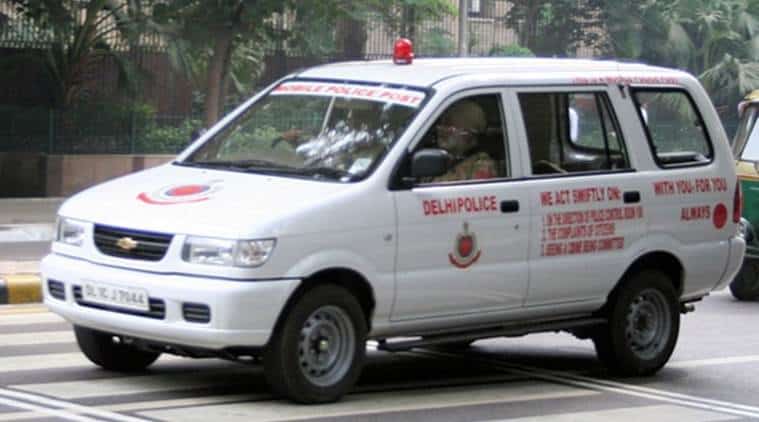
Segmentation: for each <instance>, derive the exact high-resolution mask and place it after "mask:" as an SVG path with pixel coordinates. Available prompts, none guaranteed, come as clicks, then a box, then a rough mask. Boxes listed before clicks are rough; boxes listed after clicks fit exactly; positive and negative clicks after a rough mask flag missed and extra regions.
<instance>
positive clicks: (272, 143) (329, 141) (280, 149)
mask: <svg viewBox="0 0 759 422" xmlns="http://www.w3.org/2000/svg"><path fill="white" fill-rule="evenodd" d="M424 97H425V94H424V92H422V91H417V90H410V89H393V88H387V87H381V86H368V85H356V84H340V83H327V82H304V81H300V82H295V81H291V82H285V83H283V84H281V85H279V86H277V87H276V88H275V89H274V90H272V92H270V93H269V95H267V96H266V97H264V98H262V99H261V100H259V101H257V102H256V103H255V104H253V105H252V106H251V107H250V108H249V109H248V110H247V111H245V112H244V113H243V114H242V115H240V117H238V118H237V119H235V120H234V121H232V122H231V123H230V124H229V125H227V127H226V128H224V129H223V130H222V131H220V132H219V133H217V134H216V135H214V136H213V137H212V138H210V139H209V140H208V141H207V142H206V143H204V144H203V145H202V146H201V147H200V148H199V149H197V150H196V151H195V152H193V153H192V154H191V155H190V157H189V158H187V159H186V160H185V161H183V162H181V163H178V164H180V165H192V166H200V167H212V168H217V169H228V170H234V171H248V172H256V173H267V174H278V175H284V176H297V177H310V178H316V179H330V180H339V181H344V182H345V181H353V180H358V179H361V178H363V177H364V176H366V175H367V174H368V173H369V172H370V171H371V170H372V169H373V168H374V166H375V164H376V163H377V162H378V161H379V160H380V159H381V158H382V157H383V156H384V154H385V152H386V151H387V150H388V149H390V147H391V146H392V145H393V143H394V142H395V140H396V139H397V138H398V136H400V134H401V131H402V130H403V129H404V128H405V126H406V124H407V123H408V122H409V120H410V119H411V117H412V116H413V115H414V113H415V111H416V109H417V108H418V107H419V106H420V105H421V103H422V101H423V100H424Z"/></svg>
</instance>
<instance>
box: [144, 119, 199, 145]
mask: <svg viewBox="0 0 759 422" xmlns="http://www.w3.org/2000/svg"><path fill="white" fill-rule="evenodd" d="M159 120H160V119H154V120H152V121H150V122H149V123H148V124H147V125H146V127H145V128H144V129H143V130H138V131H137V139H136V142H135V152H136V153H140V154H176V153H178V152H180V151H181V150H183V149H184V148H185V147H186V146H188V145H189V144H190V143H191V142H192V141H193V132H195V131H197V130H199V129H200V128H201V127H203V123H202V122H201V120H200V119H192V118H184V119H182V120H181V121H179V122H173V123H168V124H165V123H164V124H161V123H159Z"/></svg>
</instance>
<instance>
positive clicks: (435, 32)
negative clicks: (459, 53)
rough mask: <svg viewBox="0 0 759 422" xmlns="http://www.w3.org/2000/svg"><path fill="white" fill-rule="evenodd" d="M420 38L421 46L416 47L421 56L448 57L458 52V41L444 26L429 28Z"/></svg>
mask: <svg viewBox="0 0 759 422" xmlns="http://www.w3.org/2000/svg"><path fill="white" fill-rule="evenodd" d="M419 38H420V41H419V46H418V47H417V48H416V50H417V51H418V54H419V56H433V57H446V56H453V55H455V54H456V41H455V40H454V39H453V35H452V34H451V33H450V32H448V31H446V30H445V29H443V28H431V29H428V30H427V31H425V32H424V33H423V34H422V35H421V36H420V37H419Z"/></svg>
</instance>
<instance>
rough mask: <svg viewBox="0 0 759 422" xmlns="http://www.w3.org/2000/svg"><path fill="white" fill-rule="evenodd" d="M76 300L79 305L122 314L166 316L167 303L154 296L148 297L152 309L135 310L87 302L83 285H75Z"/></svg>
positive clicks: (160, 317) (157, 317) (159, 317)
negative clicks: (83, 296) (83, 294)
mask: <svg viewBox="0 0 759 422" xmlns="http://www.w3.org/2000/svg"><path fill="white" fill-rule="evenodd" d="M74 300H75V301H76V303H77V304H78V305H79V306H86V307H88V308H95V309H102V310H104V311H111V312H118V313H120V314H127V315H136V316H142V317H146V318H153V319H164V318H165V317H166V303H164V301H163V300H161V299H155V298H152V297H150V298H148V303H149V304H150V310H149V311H148V312H143V311H134V310H131V309H124V308H118V307H114V306H108V305H101V304H99V303H92V302H87V301H85V300H84V299H83V298H82V286H74Z"/></svg>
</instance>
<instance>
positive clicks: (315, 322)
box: [298, 306, 355, 386]
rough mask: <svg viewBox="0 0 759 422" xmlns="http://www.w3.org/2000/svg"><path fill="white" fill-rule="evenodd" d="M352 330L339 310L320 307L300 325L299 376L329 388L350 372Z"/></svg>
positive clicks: (352, 350)
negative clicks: (301, 375)
mask: <svg viewBox="0 0 759 422" xmlns="http://www.w3.org/2000/svg"><path fill="white" fill-rule="evenodd" d="M354 343H355V330H354V327H353V323H352V321H351V319H350V317H349V316H348V314H346V313H345V311H343V310H342V309H340V308H338V307H336V306H323V307H321V308H318V309H317V310H315V311H314V312H313V313H311V315H310V316H309V317H308V318H307V319H306V321H305V322H304V323H303V326H302V327H301V330H300V341H299V342H298V361H299V366H300V370H301V373H302V374H303V375H304V376H305V377H306V379H307V380H308V381H310V382H311V383H314V384H316V385H320V386H328V385H332V384H334V383H335V382H337V381H339V380H340V379H341V378H342V377H343V376H344V375H345V373H346V372H347V371H348V370H349V369H350V367H351V364H352V362H353V355H354V349H353V347H354Z"/></svg>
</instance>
